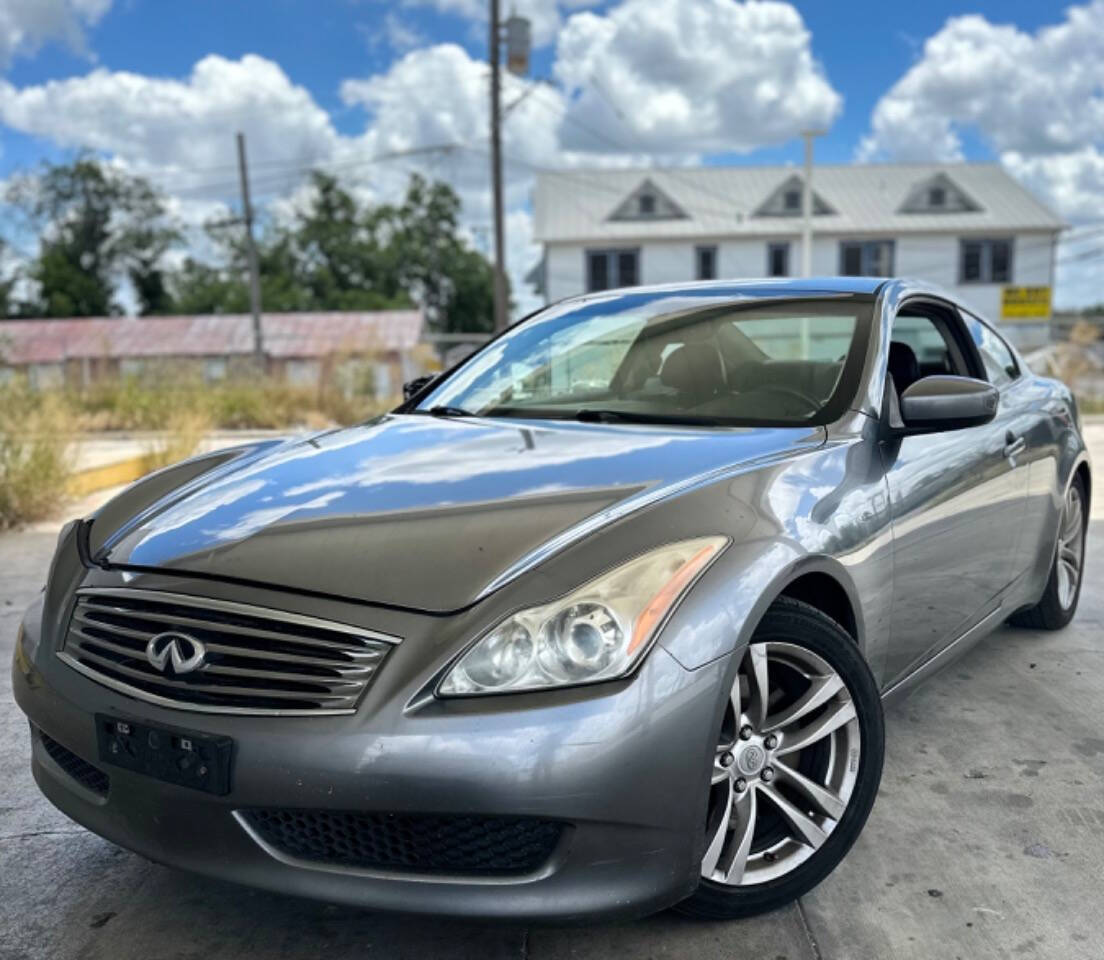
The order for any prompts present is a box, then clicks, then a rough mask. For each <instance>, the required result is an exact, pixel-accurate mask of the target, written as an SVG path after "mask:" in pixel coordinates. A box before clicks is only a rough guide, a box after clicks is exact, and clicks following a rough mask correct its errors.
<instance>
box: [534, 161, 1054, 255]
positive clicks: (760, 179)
mask: <svg viewBox="0 0 1104 960" xmlns="http://www.w3.org/2000/svg"><path fill="white" fill-rule="evenodd" d="M939 174H942V175H943V177H945V178H947V179H949V180H950V181H951V183H952V184H953V185H955V186H956V187H957V188H959V189H960V190H961V191H962V192H963V193H964V194H966V195H967V196H968V197H970V198H971V199H972V200H973V201H974V202H975V203H976V204H977V205H978V206H979V207H980V208H981V209H979V210H976V211H956V212H948V213H929V212H924V213H902V212H900V209H901V206H902V205H903V204H904V203H905V201H906V199H907V198H908V196H909V195H910V193H912V192H913V190H914V189H915V188H916V187H917V186H918V185H919V184H922V183H923V182H924V181H926V180H929V179H932V178H934V177H936V176H937V175H939ZM795 175H796V176H797V177H798V178H800V177H801V176H802V169H801V168H800V167H793V166H786V167H695V168H685V167H681V168H666V169H652V168H650V169H624V170H582V169H580V170H558V171H545V172H541V173H539V174H538V175H537V184H536V189H535V192H534V195H533V215H534V237H535V239H536V240H537V241H540V242H545V243H549V242H556V241H560V242H566V241H584V242H591V241H595V240H598V241H618V240H647V239H660V238H672V239H674V238H680V237H694V238H698V237H727V236H779V235H786V234H796V233H799V232H800V231H801V217H800V216H797V217H792V216H790V217H787V216H754V212H755V211H756V210H757V209H759V208H760V207H761V206H762V204H763V203H764V201H765V200H767V198H769V197H770V196H771V195H772V194H773V193H774V192H775V191H776V190H777V189H778V188H779V187H780V186H781V185H782V184H784V183H785V182H786V181H787V180H790V179H791V178H793V177H794V176H795ZM645 180H650V181H651V182H652V183H653V184H655V186H656V187H657V188H658V189H659V190H661V191H663V193H664V194H665V195H666V196H668V197H669V198H670V199H671V201H672V202H673V203H675V204H677V205H678V207H680V208H681V209H682V210H684V211H685V212H686V214H687V217H686V218H682V219H668V220H663V219H656V220H645V219H635V220H629V221H625V220H620V221H618V220H613V221H611V220H609V219H608V218H609V216H610V214H611V213H613V211H615V210H617V209H618V207H619V206H620V205H621V203H622V202H623V201H624V200H625V199H626V197H628V196H630V195H631V194H632V193H633V192H634V191H635V190H636V189H637V188H638V187H639V186H640V185H641V184H642V183H643V182H644V181H645ZM813 190H814V192H815V193H816V194H818V195H819V196H820V197H822V198H823V199H824V201H825V203H827V205H828V206H829V207H831V209H832V210H833V212H832V213H828V214H823V215H819V216H816V217H814V219H813V229H814V230H815V231H816V232H817V233H821V234H824V233H827V234H859V233H868V234H879V233H888V234H902V233H943V232H948V231H953V232H956V233H971V232H978V233H986V232H994V231H1013V230H1015V231H1023V230H1049V231H1055V230H1061V229H1062V228H1063V227H1064V226H1065V223H1064V222H1063V221H1062V220H1061V219H1060V218H1059V217H1058V216H1056V215H1055V214H1054V213H1053V212H1051V211H1050V210H1048V209H1047V208H1046V207H1045V206H1044V205H1043V204H1042V203H1041V202H1040V201H1039V200H1037V199H1036V198H1035V196H1034V195H1033V194H1032V193H1031V192H1030V191H1028V190H1027V189H1026V188H1025V187H1024V186H1022V185H1021V184H1020V183H1018V182H1017V181H1016V180H1014V179H1013V178H1012V177H1011V176H1009V174H1008V173H1007V172H1005V170H1004V169H1003V168H1001V167H999V166H997V165H995V164H865V165H864V164H853V165H848V166H818V167H816V169H815V171H814V173H813Z"/></svg>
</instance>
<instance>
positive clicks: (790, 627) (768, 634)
mask: <svg viewBox="0 0 1104 960" xmlns="http://www.w3.org/2000/svg"><path fill="white" fill-rule="evenodd" d="M763 641H781V642H785V643H793V644H797V645H799V646H803V647H805V648H806V649H808V650H810V651H812V652H813V653H815V654H817V655H818V656H821V657H823V658H824V659H825V660H827V661H828V663H829V664H830V665H831V667H832V668H833V669H834V670H835V671H836V672H837V673H838V674H839V676H840V677H841V678H842V679H843V681H844V683H845V684H846V685H847V689H848V691H849V693H850V694H851V698H852V700H853V701H854V704H855V713H856V716H857V718H858V722H859V733H860V737H861V744H862V750H861V753H860V757H859V769H858V775H857V778H856V782H855V788H854V790H853V792H852V794H851V799H850V802H849V803H848V806H847V809H846V810H845V811H844V814H843V818H842V819H841V820H840V822H839V823H838V824H837V825H836V827H835V829H834V830H833V831H832V833H831V835H830V836H829V837H828V840H827V841H826V842H825V843H824V846H822V847H821V848H820V849H819V850H817V851H816V853H814V854H813V856H811V857H810V858H809V859H808V860H806V861H805V862H804V863H802V864H801V865H800V866H798V867H797V868H796V869H795V870H794V871H792V872H791V873H789V874H787V875H786V876H784V877H779V878H777V879H775V880H770V881H767V882H766V883H762V884H756V885H755V886H752V887H726V886H724V885H722V884H718V883H715V882H713V881H709V880H704V879H703V880H701V881H700V883H699V885H698V889H697V890H696V891H695V893H694V894H693V895H692V896H691V897H690V898H689V899H688V900H685V901H683V903H681V904H679V906H678V907H677V909H678V910H680V912H683V913H687V914H689V915H691V916H696V917H701V918H710V919H728V918H738V917H747V916H753V915H755V914H759V913H765V912H767V911H770V910H775V909H778V908H779V907H782V906H785V905H786V904H788V903H790V902H792V901H793V900H795V899H797V898H798V897H800V896H801V895H802V894H805V893H807V892H808V891H809V890H811V889H812V888H813V887H815V886H816V885H817V884H818V883H820V882H821V881H822V880H823V879H824V878H825V877H827V876H828V874H829V873H831V872H832V871H833V870H834V869H835V868H836V866H838V864H839V863H840V861H841V860H842V859H843V858H844V856H845V855H846V854H847V852H848V850H850V849H851V846H852V844H854V842H855V840H857V839H858V836H859V834H860V833H861V832H862V829H863V827H864V826H865V825H866V820H867V817H868V816H869V815H870V810H871V808H872V807H873V805H874V799H875V797H876V796H877V793H878V786H879V784H880V783H881V777H882V763H883V758H884V754H885V726H884V721H883V716H882V702H881V698H880V696H879V694H878V687H877V684H876V683H875V681H874V677H873V676H872V675H871V672H870V668H869V666H868V665H867V663H866V660H865V658H864V657H863V655H862V652H861V651H860V650H859V648H858V645H857V644H856V643H855V640H854V639H853V638H852V637H851V636H850V635H849V634H848V633H847V632H846V631H845V630H844V629H843V628H842V627H841V626H840V625H839V624H837V623H836V622H835V621H833V620H831V619H830V618H828V617H827V616H825V615H824V614H823V613H821V612H820V611H819V610H817V609H816V608H815V607H812V606H809V605H808V604H805V603H802V602H800V601H797V600H790V599H789V598H783V599H782V600H780V601H778V602H776V603H775V604H774V605H773V606H772V607H771V608H770V609H769V610H768V611H767V613H766V614H765V615H764V616H763V619H762V621H761V622H760V624H759V626H758V627H757V628H756V631H755V634H754V636H753V637H752V641H751V642H752V643H761V642H763ZM738 655H740V656H742V652H741V653H739V654H738ZM703 829H704V824H703Z"/></svg>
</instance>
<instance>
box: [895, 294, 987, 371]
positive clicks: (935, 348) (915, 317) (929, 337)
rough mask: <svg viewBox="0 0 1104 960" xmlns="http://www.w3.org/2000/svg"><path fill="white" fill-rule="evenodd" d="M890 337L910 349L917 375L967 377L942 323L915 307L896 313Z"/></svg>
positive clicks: (957, 352)
mask: <svg viewBox="0 0 1104 960" xmlns="http://www.w3.org/2000/svg"><path fill="white" fill-rule="evenodd" d="M892 340H893V342H894V343H900V344H904V345H905V346H907V347H909V349H911V350H912V355H913V356H914V357H915V358H916V373H917V375H918V376H920V377H930V376H935V375H938V374H945V373H951V374H955V375H957V376H969V371H968V370H965V369H963V367H962V364H961V362H960V360H959V351H956V350H954V349H952V347H951V344H950V343H949V342H948V340H947V337H946V334H945V333H944V331H943V328H942V326H940V325H937V324H936V323H935V321H934V320H932V318H931V317H929V316H928V315H927V314H925V313H921V312H919V310H918V309H917V308H912V309H905V310H902V311H901V312H900V313H899V314H897V316H896V318H894V321H893V336H892ZM905 356H906V357H907V354H906V355H905ZM898 378H900V372H899V373H898Z"/></svg>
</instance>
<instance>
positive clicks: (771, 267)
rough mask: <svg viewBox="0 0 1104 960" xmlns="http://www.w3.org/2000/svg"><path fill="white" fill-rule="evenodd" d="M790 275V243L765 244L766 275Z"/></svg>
mask: <svg viewBox="0 0 1104 960" xmlns="http://www.w3.org/2000/svg"><path fill="white" fill-rule="evenodd" d="M789 275H790V245H789V244H788V243H768V244H767V276H768V277H788V276H789Z"/></svg>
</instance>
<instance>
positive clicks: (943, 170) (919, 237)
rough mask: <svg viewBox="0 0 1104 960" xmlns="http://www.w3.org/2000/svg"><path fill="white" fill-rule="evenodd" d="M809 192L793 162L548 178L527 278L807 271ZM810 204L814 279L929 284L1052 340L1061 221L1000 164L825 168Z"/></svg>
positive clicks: (556, 294)
mask: <svg viewBox="0 0 1104 960" xmlns="http://www.w3.org/2000/svg"><path fill="white" fill-rule="evenodd" d="M803 189H804V181H803V175H802V171H801V170H800V169H798V168H793V167H701V168H693V169H691V168H668V169H662V170H564V171H556V172H548V173H541V174H540V175H539V176H538V178H537V185H536V191H535V194H534V199H533V208H534V233H535V239H536V240H537V241H538V242H539V243H541V244H543V247H544V253H543V257H542V259H541V261H540V263H539V264H538V266H537V268H536V269H535V270H534V271H533V273H532V274H531V275H530V276H531V279H532V280H533V281H534V282H535V283H536V284H537V285H538V290H539V291H540V292H541V293H543V295H544V297H545V299H546V300H548V301H553V300H558V299H560V298H561V297H565V296H569V295H571V294H576V293H580V292H583V291H591V290H601V289H605V288H608V287H615V286H629V285H635V284H638V283H665V282H670V281H685V280H694V279H714V278H719V279H724V278H737V277H783V276H800V275H801V269H802V264H801V231H802V223H803V217H802V193H803ZM813 199H814V203H813V217H812V220H813V231H814V236H813V250H812V270H811V273H812V274H813V275H835V274H848V275H870V276H883V275H884V276H891V275H892V276H910V277H916V278H919V279H924V280H928V281H933V282H935V283H938V284H940V285H941V286H943V287H946V288H947V289H949V290H952V291H955V292H956V293H957V294H958V295H959V296H960V297H961V298H962V299H963V300H964V301H965V302H967V303H969V304H971V305H972V306H973V307H974V308H975V309H976V310H978V311H979V312H980V313H981V314H982V315H983V316H986V317H988V318H991V319H992V320H994V321H998V322H1002V323H1005V324H1007V325H1009V327H1010V333H1012V334H1013V336H1014V337H1015V338H1016V339H1018V340H1020V341H1021V342H1030V341H1034V340H1037V339H1039V337H1040V335H1041V334H1042V333H1045V329H1046V323H1047V322H1048V321H1049V317H1050V292H1051V287H1052V286H1053V280H1054V252H1055V245H1056V243H1057V239H1058V234H1059V231H1061V230H1062V229H1063V227H1064V224H1063V223H1062V221H1061V220H1060V219H1059V218H1058V217H1057V216H1055V214H1054V213H1052V212H1051V211H1050V210H1048V209H1047V208H1046V207H1045V206H1043V204H1042V203H1040V202H1039V201H1038V200H1037V199H1036V198H1035V197H1034V196H1033V195H1032V194H1031V193H1030V192H1029V191H1028V190H1026V189H1025V188H1024V187H1023V186H1021V185H1020V184H1019V183H1017V182H1016V181H1015V180H1013V179H1012V178H1011V177H1010V176H1009V175H1008V174H1007V173H1005V172H1004V170H1003V169H1001V168H1000V167H998V166H993V165H980V164H979V165H975V164H949V165H946V164H944V165H935V164H925V165H869V166H861V165H860V166H818V167H816V169H815V170H814V173H813ZM1023 288H1028V289H1026V290H1025V289H1023ZM1012 324H1016V325H1017V327H1016V328H1012V326H1011V325H1012ZM1017 332H1018V333H1019V336H1016V333H1017Z"/></svg>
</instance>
